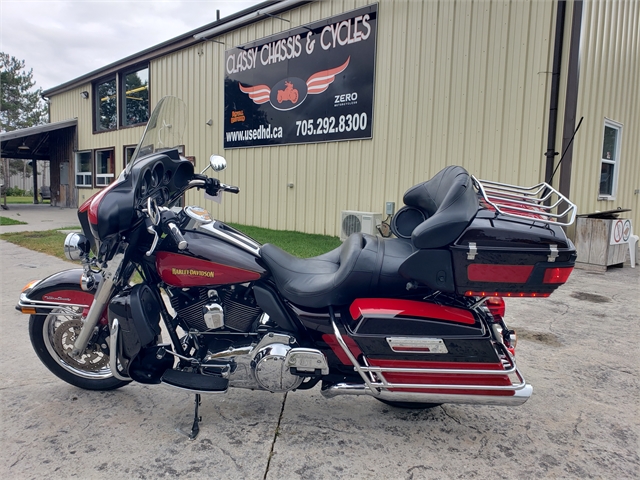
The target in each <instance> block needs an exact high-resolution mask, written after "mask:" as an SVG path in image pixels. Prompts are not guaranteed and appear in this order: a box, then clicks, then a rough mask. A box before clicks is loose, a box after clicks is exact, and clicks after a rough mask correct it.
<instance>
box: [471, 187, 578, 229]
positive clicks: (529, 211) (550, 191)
mask: <svg viewBox="0 0 640 480" xmlns="http://www.w3.org/2000/svg"><path fill="white" fill-rule="evenodd" d="M471 178H472V180H473V184H474V185H475V187H476V189H477V190H478V192H480V195H482V199H483V200H484V201H485V202H486V203H487V204H488V205H489V206H491V207H493V208H494V209H495V211H496V215H497V214H501V215H504V216H505V217H511V218H518V219H520V220H528V221H531V220H532V219H533V220H535V221H536V222H542V223H546V224H553V225H563V226H567V225H571V224H572V223H573V222H574V221H575V218H576V212H577V208H576V206H575V204H573V203H572V202H571V201H570V200H569V199H568V198H567V197H565V196H564V195H562V194H561V193H560V192H559V191H558V190H556V189H555V188H553V187H552V186H551V185H549V184H548V183H546V182H542V183H539V184H537V185H534V186H532V187H520V186H518V185H509V184H508V183H500V182H492V181H491V180H479V179H477V178H476V177H474V176H473V175H472V176H471ZM554 211H555V212H556V213H554Z"/></svg>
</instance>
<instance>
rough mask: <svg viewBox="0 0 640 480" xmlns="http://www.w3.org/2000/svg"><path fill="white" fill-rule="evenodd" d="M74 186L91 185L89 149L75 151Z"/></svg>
mask: <svg viewBox="0 0 640 480" xmlns="http://www.w3.org/2000/svg"><path fill="white" fill-rule="evenodd" d="M76 187H91V151H88V152H76Z"/></svg>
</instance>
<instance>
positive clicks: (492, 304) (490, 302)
mask: <svg viewBox="0 0 640 480" xmlns="http://www.w3.org/2000/svg"><path fill="white" fill-rule="evenodd" d="M485 305H486V306H487V308H488V309H489V311H490V312H491V315H493V316H494V317H500V318H503V317H504V312H505V307H506V306H505V303H504V299H503V298H502V297H489V298H487V300H486V302H485Z"/></svg>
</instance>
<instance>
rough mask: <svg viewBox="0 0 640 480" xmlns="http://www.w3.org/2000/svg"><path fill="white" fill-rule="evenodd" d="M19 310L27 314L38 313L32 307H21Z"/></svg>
mask: <svg viewBox="0 0 640 480" xmlns="http://www.w3.org/2000/svg"><path fill="white" fill-rule="evenodd" d="M21 311H22V313H26V314H27V315H35V314H36V313H38V312H36V309H35V308H33V307H22V308H21Z"/></svg>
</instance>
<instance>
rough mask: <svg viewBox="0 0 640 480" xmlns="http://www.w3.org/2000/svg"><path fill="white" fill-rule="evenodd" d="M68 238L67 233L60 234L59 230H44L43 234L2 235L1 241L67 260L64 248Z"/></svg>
mask: <svg viewBox="0 0 640 480" xmlns="http://www.w3.org/2000/svg"><path fill="white" fill-rule="evenodd" d="M66 236H67V235H66V234H65V233H60V232H58V231H57V230H44V231H42V232H15V233H3V234H2V235H0V239H2V240H6V241H7V242H11V243H15V244H16V245H20V246H21V247H24V248H28V249H29V250H35V251H36V252H40V253H46V254H47V255H53V256H54V257H58V258H61V259H62V260H67V257H65V256H64V250H63V248H62V245H63V243H64V239H65V237H66Z"/></svg>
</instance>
